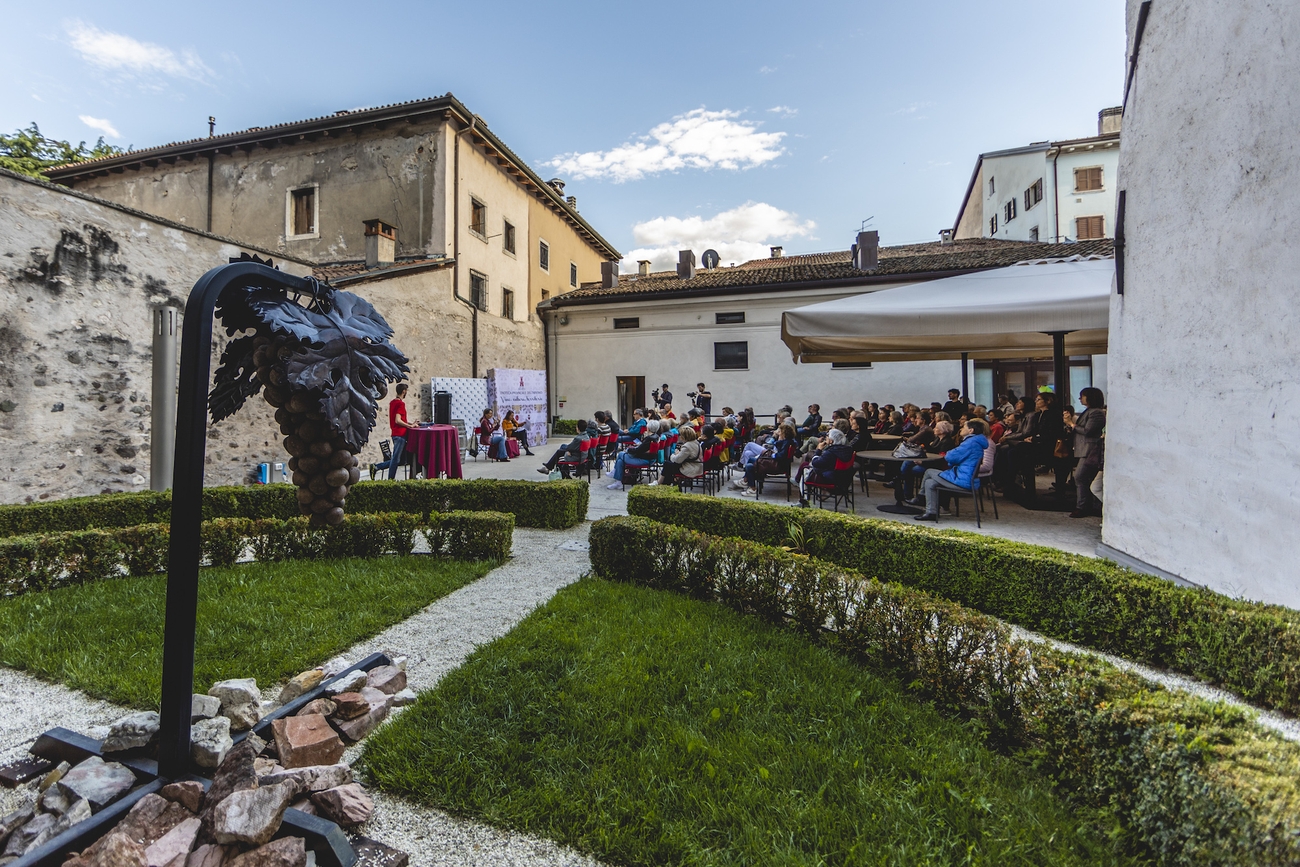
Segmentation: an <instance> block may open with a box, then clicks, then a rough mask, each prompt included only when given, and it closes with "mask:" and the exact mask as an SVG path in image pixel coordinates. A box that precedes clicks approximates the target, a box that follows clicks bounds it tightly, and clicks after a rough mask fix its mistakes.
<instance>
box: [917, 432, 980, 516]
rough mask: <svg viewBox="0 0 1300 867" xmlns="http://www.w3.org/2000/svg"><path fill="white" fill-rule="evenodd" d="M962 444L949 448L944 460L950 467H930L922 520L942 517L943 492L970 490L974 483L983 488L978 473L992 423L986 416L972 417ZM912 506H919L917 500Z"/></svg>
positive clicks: (925, 479)
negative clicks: (984, 418) (940, 500)
mask: <svg viewBox="0 0 1300 867" xmlns="http://www.w3.org/2000/svg"><path fill="white" fill-rule="evenodd" d="M962 434H963V438H962V442H961V445H959V446H957V447H956V448H955V449H952V450H951V451H949V452H948V453H947V454H946V455H945V456H944V459H945V460H946V461H947V462H948V469H946V470H934V469H930V470H926V471H925V476H924V477H923V478H922V480H921V490H922V496H923V497H924V499H925V512H924V513H922V514H920V515H917V516H916V520H918V521H936V522H937V521H938V520H939V496H940V491H941V490H944V489H947V490H950V491H962V492H966V491H969V490H971V488H972V486H974V487H976V488H978V487H979V479H977V478H976V475H975V474H976V473H977V472H978V471H979V467H980V462H981V461H983V460H984V450H985V449H986V448H988V447H989V440H988V436H987V434H988V423H987V422H985V421H984V420H983V419H978V418H976V419H971V420H970V421H969V422H967V423H966V426H965V427H964V428H963V429H962ZM912 505H919V503H917V502H915V501H913V502H912Z"/></svg>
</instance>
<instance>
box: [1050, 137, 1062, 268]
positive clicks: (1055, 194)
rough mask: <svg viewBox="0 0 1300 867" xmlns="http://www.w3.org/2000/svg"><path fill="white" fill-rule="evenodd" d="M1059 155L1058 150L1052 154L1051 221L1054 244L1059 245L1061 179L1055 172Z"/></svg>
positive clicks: (1059, 151) (1059, 150)
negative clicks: (1053, 226) (1052, 223)
mask: <svg viewBox="0 0 1300 867" xmlns="http://www.w3.org/2000/svg"><path fill="white" fill-rule="evenodd" d="M1060 155H1061V149H1060V148H1057V149H1056V150H1055V151H1054V152H1053V153H1052V220H1053V221H1055V223H1056V227H1055V228H1054V229H1053V230H1052V231H1053V232H1054V234H1053V235H1052V243H1054V244H1059V243H1061V178H1060V176H1059V175H1058V174H1057V172H1056V158H1057V157H1059V156H1060Z"/></svg>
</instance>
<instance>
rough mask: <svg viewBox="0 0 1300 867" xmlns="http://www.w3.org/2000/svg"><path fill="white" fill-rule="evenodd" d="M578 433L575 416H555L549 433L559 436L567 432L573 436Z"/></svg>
mask: <svg viewBox="0 0 1300 867" xmlns="http://www.w3.org/2000/svg"><path fill="white" fill-rule="evenodd" d="M577 433H578V420H577V419H576V418H557V419H556V420H555V423H554V424H552V425H551V434H552V435H553V436H561V435H564V434H567V435H569V436H574V435H575V434H577Z"/></svg>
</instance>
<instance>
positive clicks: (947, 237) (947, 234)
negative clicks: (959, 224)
mask: <svg viewBox="0 0 1300 867" xmlns="http://www.w3.org/2000/svg"><path fill="white" fill-rule="evenodd" d="M939 246H940V247H951V246H952V229H940V230H939Z"/></svg>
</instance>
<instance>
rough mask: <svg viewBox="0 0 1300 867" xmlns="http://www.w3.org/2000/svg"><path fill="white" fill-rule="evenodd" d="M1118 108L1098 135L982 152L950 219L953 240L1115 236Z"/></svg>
mask: <svg viewBox="0 0 1300 867" xmlns="http://www.w3.org/2000/svg"><path fill="white" fill-rule="evenodd" d="M1121 116H1122V113H1121V110H1120V109H1118V108H1108V109H1104V110H1103V111H1102V112H1100V114H1099V115H1098V118H1097V135H1096V136H1093V137H1091V138H1083V139H1073V140H1069V141H1043V142H1034V143H1033V144H1030V145H1027V146H1025V147H1019V148H1011V149H1008V150H1001V151H991V152H989V153H984V154H980V156H979V159H978V160H976V162H975V170H974V171H973V172H972V174H971V181H970V184H969V185H968V186H967V188H966V195H965V196H964V197H963V199H962V205H961V209H960V210H959V211H958V213H957V219H956V220H955V221H954V222H953V228H952V234H953V237H954V238H956V239H958V240H964V239H967V238H999V239H1004V240H1009V241H1041V242H1051V243H1069V242H1072V241H1089V240H1097V239H1100V238H1113V237H1114V236H1115V190H1116V176H1117V172H1118V168H1119V142H1120V118H1121Z"/></svg>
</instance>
